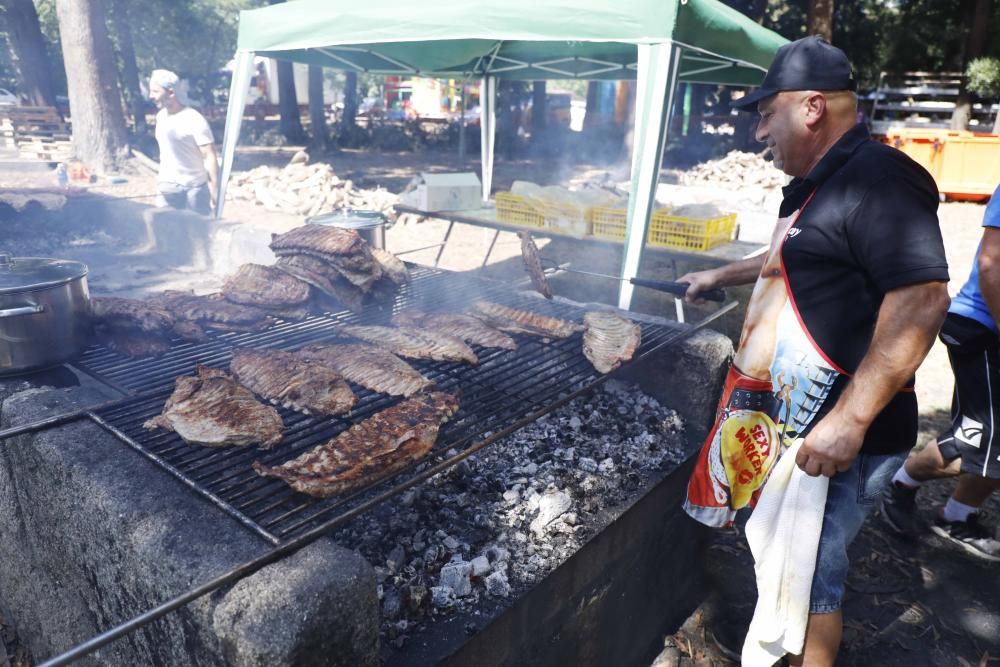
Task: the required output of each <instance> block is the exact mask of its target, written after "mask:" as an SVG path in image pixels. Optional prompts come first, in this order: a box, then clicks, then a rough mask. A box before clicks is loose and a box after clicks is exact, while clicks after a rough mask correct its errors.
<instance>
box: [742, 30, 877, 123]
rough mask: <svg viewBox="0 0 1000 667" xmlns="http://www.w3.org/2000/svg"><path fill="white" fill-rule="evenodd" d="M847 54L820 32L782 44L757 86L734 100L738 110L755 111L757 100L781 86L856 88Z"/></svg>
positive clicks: (789, 87) (802, 88) (812, 88)
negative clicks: (819, 33)
mask: <svg viewBox="0 0 1000 667" xmlns="http://www.w3.org/2000/svg"><path fill="white" fill-rule="evenodd" d="M857 87H858V86H857V83H856V82H855V81H854V77H853V76H852V75H851V63H850V62H848V60H847V54H845V53H844V52H843V51H841V50H840V49H838V48H837V47H836V46H833V45H832V44H830V43H829V42H827V41H826V40H825V39H823V38H822V37H820V36H819V35H813V36H812V37H803V38H802V39H797V40H795V41H794V42H789V43H788V44H785V45H784V46H782V47H781V48H780V49H778V52H777V53H776V54H774V62H772V63H771V66H770V67H768V68H767V74H766V75H765V76H764V81H762V82H761V84H760V88H758V89H757V90H755V91H753V92H752V93H748V94H747V95H745V96H744V97H741V98H740V99H738V100H736V101H735V102H733V104H732V106H733V108H735V109H739V110H740V111H756V110H757V103H758V102H760V101H761V100H763V99H765V98H767V97H770V96H771V95H776V94H778V93H780V92H781V91H783V90H857Z"/></svg>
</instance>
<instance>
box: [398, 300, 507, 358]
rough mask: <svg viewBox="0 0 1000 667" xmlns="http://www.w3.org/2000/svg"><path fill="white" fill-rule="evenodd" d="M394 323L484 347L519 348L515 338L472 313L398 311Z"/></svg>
mask: <svg viewBox="0 0 1000 667" xmlns="http://www.w3.org/2000/svg"><path fill="white" fill-rule="evenodd" d="M392 323H393V324H395V325H396V326H398V327H417V328H418V329H426V330H428V331H436V332H439V333H445V334H451V335H452V336H455V337H456V338H461V339H462V340H464V341H465V342H466V343H474V344H476V345H482V346H483V347H499V348H502V349H504V350H516V349H517V343H516V342H515V341H514V339H513V338H511V337H510V336H508V335H507V334H505V333H503V332H501V331H497V330H496V329H494V328H493V327H491V326H489V325H488V324H486V323H485V322H483V321H482V320H480V319H478V318H476V317H473V316H472V315H461V314H459V313H423V312H420V311H416V310H407V311H405V312H402V313H397V314H396V315H395V316H394V317H393V318H392Z"/></svg>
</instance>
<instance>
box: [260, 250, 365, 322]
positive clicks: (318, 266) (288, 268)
mask: <svg viewBox="0 0 1000 667" xmlns="http://www.w3.org/2000/svg"><path fill="white" fill-rule="evenodd" d="M275 266H276V267H277V268H278V269H280V270H282V271H284V272H286V273H288V274H291V275H292V276H295V277H296V278H298V279H299V280H303V281H305V282H307V283H309V284H310V285H312V286H313V287H315V288H316V289H318V290H319V291H321V292H323V293H324V294H326V295H327V296H331V297H333V298H334V299H336V300H337V302H338V303H340V304H342V305H343V306H345V307H347V308H349V309H350V310H351V311H353V312H355V313H360V312H361V309H362V307H363V305H364V298H365V293H364V292H363V291H361V290H360V289H359V288H358V287H356V286H355V285H353V284H352V283H351V282H350V281H349V280H347V279H346V278H344V276H342V275H341V274H340V272H339V271H337V270H336V269H335V268H333V267H332V266H331V265H330V264H329V263H328V262H325V261H323V260H322V259H320V258H318V257H313V256H312V255H285V256H284V257H279V258H278V262H277V263H276V264H275Z"/></svg>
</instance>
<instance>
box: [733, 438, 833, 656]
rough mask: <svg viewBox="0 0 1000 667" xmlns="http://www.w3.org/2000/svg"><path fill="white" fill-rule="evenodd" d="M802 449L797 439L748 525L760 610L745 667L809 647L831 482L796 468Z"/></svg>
mask: <svg viewBox="0 0 1000 667" xmlns="http://www.w3.org/2000/svg"><path fill="white" fill-rule="evenodd" d="M801 444H802V440H801V439H799V440H796V441H795V442H794V443H792V445H791V446H790V447H789V448H788V449H787V450H786V451H785V453H784V454H782V455H781V458H780V459H778V462H777V463H776V464H775V466H774V469H773V470H772V471H771V475H770V477H769V478H768V480H767V482H766V483H765V484H764V488H763V490H762V491H761V494H760V498H759V499H758V501H757V506H756V507H755V508H754V510H753V514H752V515H751V516H750V519H749V521H747V526H746V535H747V542H749V544H750V552H751V553H752V554H753V559H754V571H755V572H756V575H757V607H756V608H755V609H754V612H753V620H752V621H751V622H750V629H749V631H748V632H747V637H746V641H745V642H744V644H743V656H742V664H743V665H744V667H758V666H759V667H771V665H773V664H774V663H775V662H776V661H777V660H779V659H780V658H781V657H782V656H784V655H785V654H792V655H798V654H800V653H802V647H803V645H804V643H805V636H806V623H807V622H808V621H809V591H810V589H811V587H812V578H813V572H814V570H815V569H816V552H817V550H818V549H819V535H820V530H821V529H822V528H823V510H824V507H825V506H826V491H827V487H828V486H829V483H830V479H829V478H828V477H822V476H820V477H810V476H809V475H807V474H805V473H804V472H802V470H801V469H800V468H799V467H798V466H797V465H795V453H796V452H797V451H798V450H799V446H800V445H801Z"/></svg>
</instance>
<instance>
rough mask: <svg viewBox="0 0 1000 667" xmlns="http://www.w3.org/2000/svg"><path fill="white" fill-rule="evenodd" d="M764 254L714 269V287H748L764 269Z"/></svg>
mask: <svg viewBox="0 0 1000 667" xmlns="http://www.w3.org/2000/svg"><path fill="white" fill-rule="evenodd" d="M765 255H766V253H761V254H760V255H757V256H756V257H751V258H750V259H741V260H740V261H738V262H733V263H732V264H726V265H725V266H720V267H719V268H717V269H714V271H715V272H716V275H717V280H718V284H717V285H716V287H732V286H734V285H748V284H750V283H752V282H755V281H756V280H757V277H758V276H759V275H760V270H761V269H762V268H764V257H765Z"/></svg>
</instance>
